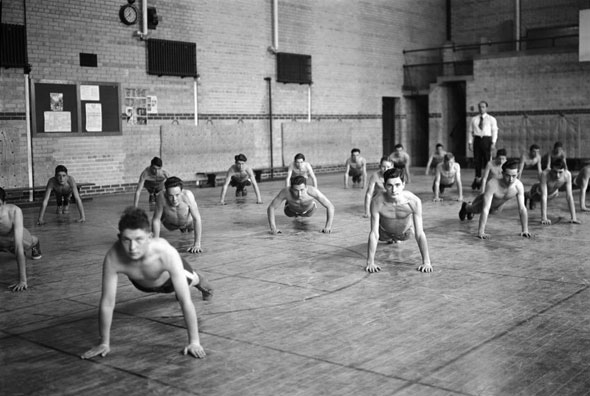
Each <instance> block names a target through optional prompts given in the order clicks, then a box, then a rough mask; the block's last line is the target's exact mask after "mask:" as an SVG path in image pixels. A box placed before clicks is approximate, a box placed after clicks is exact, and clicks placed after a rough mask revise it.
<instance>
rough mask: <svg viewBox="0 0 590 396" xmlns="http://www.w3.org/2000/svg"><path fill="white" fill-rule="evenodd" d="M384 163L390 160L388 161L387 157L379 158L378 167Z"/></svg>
mask: <svg viewBox="0 0 590 396" xmlns="http://www.w3.org/2000/svg"><path fill="white" fill-rule="evenodd" d="M385 161H387V162H391V160H390V159H389V157H381V161H379V165H381V164H382V163H383V162H385Z"/></svg>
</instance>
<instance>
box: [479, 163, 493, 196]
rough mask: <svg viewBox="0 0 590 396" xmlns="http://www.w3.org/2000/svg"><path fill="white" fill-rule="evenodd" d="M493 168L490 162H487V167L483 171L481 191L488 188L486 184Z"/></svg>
mask: <svg viewBox="0 0 590 396" xmlns="http://www.w3.org/2000/svg"><path fill="white" fill-rule="evenodd" d="M491 169H492V166H491V164H490V163H489V162H488V163H487V164H486V167H485V169H484V171H483V175H482V176H481V191H485V190H486V184H487V182H488V178H489V177H490V171H491Z"/></svg>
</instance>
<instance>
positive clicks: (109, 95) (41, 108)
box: [31, 81, 121, 135]
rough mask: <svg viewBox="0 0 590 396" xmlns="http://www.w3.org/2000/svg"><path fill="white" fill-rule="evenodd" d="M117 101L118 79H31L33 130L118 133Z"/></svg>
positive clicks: (34, 131)
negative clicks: (102, 80) (103, 80)
mask: <svg viewBox="0 0 590 396" xmlns="http://www.w3.org/2000/svg"><path fill="white" fill-rule="evenodd" d="M119 102H120V99H119V84H117V83H96V82H46V81H33V82H32V84H31V111H32V117H31V120H32V130H33V133H35V134H41V133H43V134H44V133H47V134H52V133H67V134H79V135H82V134H84V135H88V134H104V133H117V134H120V133H121V113H120V108H119Z"/></svg>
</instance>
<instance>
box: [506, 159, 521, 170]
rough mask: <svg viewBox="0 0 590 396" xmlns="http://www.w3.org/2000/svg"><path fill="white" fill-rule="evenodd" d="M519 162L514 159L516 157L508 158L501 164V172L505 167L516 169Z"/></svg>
mask: <svg viewBox="0 0 590 396" xmlns="http://www.w3.org/2000/svg"><path fill="white" fill-rule="evenodd" d="M519 164H520V161H519V160H516V159H511V160H508V161H506V162H504V164H503V165H502V172H504V171H505V170H506V169H518V165H519Z"/></svg>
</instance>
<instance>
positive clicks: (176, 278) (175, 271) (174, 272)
mask: <svg viewBox="0 0 590 396" xmlns="http://www.w3.org/2000/svg"><path fill="white" fill-rule="evenodd" d="M166 255H167V257H166V259H165V261H166V262H167V264H166V268H167V270H168V273H169V274H170V279H171V281H172V285H173V286H174V291H175V292H176V298H177V299H178V303H179V304H180V308H181V309H182V313H183V316H184V323H185V324H186V330H187V333H188V346H186V347H185V348H184V351H183V353H184V354H185V355H186V354H187V353H188V354H191V355H192V356H194V357H198V358H203V357H205V351H204V350H203V347H202V346H201V341H200V339H199V325H198V323H197V312H196V311H195V306H194V304H193V301H192V299H191V293H190V290H189V286H188V284H187V282H186V275H185V274H184V269H183V265H182V259H181V258H180V255H179V254H178V252H177V251H176V250H175V249H173V248H172V249H171V250H170V251H168V252H166Z"/></svg>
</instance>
